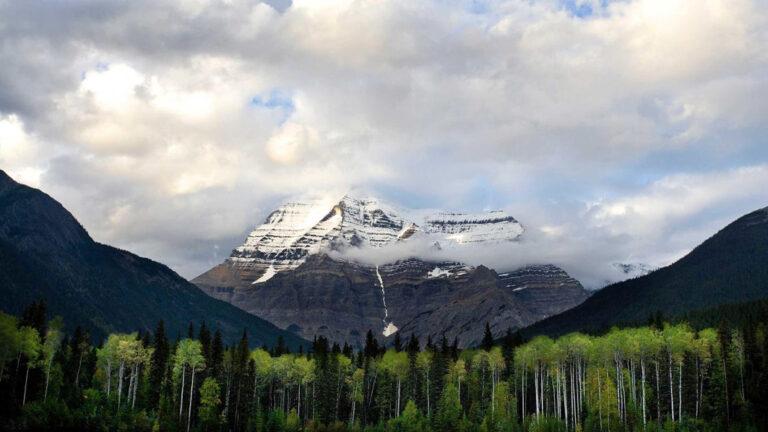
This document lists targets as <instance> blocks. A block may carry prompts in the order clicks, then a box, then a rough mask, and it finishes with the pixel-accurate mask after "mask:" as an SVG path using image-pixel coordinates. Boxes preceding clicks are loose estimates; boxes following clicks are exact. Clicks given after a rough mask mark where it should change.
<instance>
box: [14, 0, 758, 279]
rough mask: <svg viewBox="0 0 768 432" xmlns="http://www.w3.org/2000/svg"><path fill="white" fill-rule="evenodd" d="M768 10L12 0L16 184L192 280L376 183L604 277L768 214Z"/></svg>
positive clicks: (98, 235)
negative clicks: (303, 216)
mask: <svg viewBox="0 0 768 432" xmlns="http://www.w3.org/2000/svg"><path fill="white" fill-rule="evenodd" d="M767 12H768V3H766V2H765V1H762V0H728V1H725V0H722V1H720V0H688V1H682V0H630V1H616V2H612V1H607V0H594V1H593V0H587V1H584V2H579V1H578V0H576V1H573V0H567V1H563V0H545V1H536V0H524V1H510V2H495V1H460V0H456V1H451V0H441V1H430V0H386V1H375V0H361V1H346V0H341V1H325V0H296V1H294V2H293V3H292V4H291V2H290V1H272V2H269V3H260V2H256V1H244V0H229V1H227V0H210V1H208V0H187V1H174V2H171V1H163V0H132V1H105V0H68V1H53V0H51V1H12V0H10V1H9V0H0V168H2V169H4V170H6V171H7V172H8V173H9V174H10V175H11V176H13V177H14V178H16V179H17V180H18V181H21V182H24V183H27V184H29V185H32V186H35V187H39V188H41V189H43V190H44V191H46V192H47V193H49V194H51V195H52V196H53V197H54V198H56V199H57V200H59V201H60V202H62V203H63V204H64V205H65V206H66V207H67V208H68V209H69V210H70V211H72V213H74V215H75V216H76V217H77V218H78V219H79V220H80V221H81V222H82V223H83V225H84V226H85V227H86V228H87V229H88V231H89V232H90V234H91V235H92V236H93V237H94V238H95V239H96V240H98V241H100V242H104V243H108V244H112V245H115V246H118V247H121V248H124V249H128V250H131V251H133V252H136V253H138V254H141V255H145V256H149V257H151V258H153V259H156V260H159V261H161V262H163V263H165V264H168V265H169V266H171V267H172V268H174V269H175V270H177V271H178V272H180V273H181V274H182V275H183V276H185V277H194V276H196V275H197V274H199V273H201V272H202V271H204V270H206V269H207V268H208V267H210V266H212V265H214V264H216V263H218V262H220V261H221V260H222V259H223V258H225V257H226V256H227V255H228V254H229V251H230V250H231V249H232V248H233V247H235V246H236V245H238V244H239V243H241V242H242V241H243V240H244V238H245V235H246V233H247V232H248V231H249V230H250V229H251V228H253V227H254V226H256V225H258V224H260V223H261V222H262V221H263V219H264V217H265V216H266V215H267V214H268V213H269V212H270V210H272V209H273V208H274V207H276V206H277V205H279V204H280V203H281V202H282V201H284V200H285V199H287V198H288V197H291V196H295V195H297V194H302V193H305V192H307V191H315V192H322V191H324V190H329V189H335V190H338V189H340V188H342V189H343V188H347V187H362V188H365V189H368V190H371V191H374V192H375V193H376V194H378V195H380V196H381V197H383V198H385V199H388V200H390V201H394V202H395V203H397V204H400V205H403V206H409V207H416V208H423V207H429V208H437V207H441V208H446V209H450V210H464V211H480V210H489V209H505V210H507V211H508V212H509V213H510V214H512V215H514V216H515V217H516V218H518V219H519V220H520V221H521V222H522V223H523V225H525V226H526V228H527V229H528V233H527V234H526V235H528V236H529V237H530V238H531V239H536V240H535V242H534V241H533V240H532V241H531V243H536V245H535V247H534V246H532V247H531V250H536V251H537V252H536V254H543V256H542V258H541V259H550V260H551V261H556V262H557V263H559V264H561V265H564V266H565V267H566V269H567V270H569V271H570V272H571V273H573V274H575V275H577V276H578V277H581V278H584V279H589V278H592V279H595V280H597V279H599V278H600V277H601V276H600V272H601V271H602V270H599V269H603V268H605V266H606V265H608V264H610V263H611V262H643V263H648V264H651V265H664V264H667V263H669V262H671V261H673V260H674V259H676V258H678V257H680V256H682V255H683V254H684V253H685V252H687V251H688V250H690V249H691V248H692V247H694V246H695V245H697V244H698V243H700V242H701V241H702V240H704V239H706V238H707V237H709V236H710V235H712V234H714V233H715V232H716V231H717V230H718V229H719V228H722V227H723V226H724V225H725V224H727V223H728V222H730V221H731V220H733V219H735V218H736V217H738V216H740V215H742V214H744V213H746V212H749V211H751V210H755V209H757V208H761V207H765V206H766V205H768V142H767V141H768V138H767V137H768V120H767V119H768V13H767ZM532 253H533V252H532ZM523 254H524V253H523ZM546 254H550V255H551V256H550V257H548V256H547V255H546ZM537 256H538V255H537Z"/></svg>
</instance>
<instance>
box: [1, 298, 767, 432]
mask: <svg viewBox="0 0 768 432" xmlns="http://www.w3.org/2000/svg"><path fill="white" fill-rule="evenodd" d="M38 307H39V306H36V308H38ZM32 309H35V308H32ZM767 319H768V317H755V319H752V320H748V321H745V322H744V323H743V324H742V325H741V326H733V325H732V324H731V323H729V322H728V321H727V320H721V321H719V325H718V326H717V328H705V329H700V330H699V331H694V330H693V329H692V327H691V326H689V325H688V324H687V323H677V324H675V325H670V324H667V323H661V324H659V323H655V324H654V325H653V326H650V327H639V328H624V329H618V328H613V329H610V330H609V331H607V332H605V333H604V334H603V335H602V336H588V335H584V334H579V333H572V334H568V335H564V336H561V337H559V338H557V339H551V338H549V337H546V336H539V337H536V338H534V339H532V340H531V341H530V342H528V343H522V340H520V339H519V336H518V337H514V336H513V335H512V334H511V333H510V334H509V335H508V336H509V337H507V338H505V339H506V342H505V343H503V344H502V346H501V347H496V346H492V347H489V349H488V350H485V349H466V350H461V351H459V350H455V352H454V348H453V347H452V346H450V345H448V343H447V341H444V342H442V343H440V344H439V345H438V346H435V345H434V344H433V343H431V341H428V343H427V344H425V349H424V350H423V351H419V348H418V347H419V344H418V341H416V340H415V338H411V339H410V340H409V341H408V343H407V346H406V349H405V350H403V351H400V352H398V351H397V350H395V349H391V350H383V349H381V347H380V346H377V345H375V344H374V343H373V342H371V344H370V345H371V346H369V347H368V349H364V350H362V351H360V352H359V353H354V352H352V350H351V349H350V348H349V347H345V348H342V347H340V346H338V345H334V346H330V345H329V344H328V341H327V340H325V339H324V338H318V339H317V340H316V342H315V344H314V346H313V349H312V350H311V352H309V353H307V354H304V353H299V354H290V353H287V352H286V351H287V350H286V349H285V347H283V348H280V347H275V348H273V349H256V350H250V348H249V346H248V337H247V334H243V335H242V337H241V339H240V341H239V343H237V344H231V345H229V346H228V348H226V349H225V348H224V344H223V341H222V340H221V337H220V333H218V332H214V336H213V337H210V334H211V329H208V328H207V327H205V326H202V327H201V328H200V330H199V331H196V329H194V328H193V329H192V331H190V332H189V333H190V334H192V335H193V336H195V335H198V339H192V338H186V339H181V340H177V341H176V342H175V343H174V344H170V342H169V341H168V340H167V336H166V335H164V329H163V326H162V325H161V324H159V325H158V327H157V330H156V331H155V334H154V337H153V338H149V337H147V335H143V336H141V335H139V334H136V333H133V334H111V335H109V337H108V338H107V339H106V340H105V341H104V342H103V343H101V344H100V346H99V347H98V348H96V347H94V346H92V345H91V344H90V341H89V339H90V337H89V336H88V335H87V332H85V331H83V330H82V329H77V328H76V330H75V332H74V334H73V335H72V336H71V337H70V336H68V335H65V334H64V333H63V331H62V322H61V321H60V320H58V319H55V320H52V321H51V322H47V323H44V324H43V325H41V324H40V322H39V319H37V318H36V314H35V313H32V312H30V313H29V314H28V316H27V317H26V319H24V320H17V319H15V318H14V317H12V316H9V315H5V314H2V313H0V356H2V357H0V360H2V362H1V363H0V398H4V399H2V401H3V402H4V403H3V404H0V414H2V415H0V429H1V430H11V431H13V430H29V429H46V428H48V429H50V428H51V427H53V426H56V427H59V428H64V429H69V430H117V431H123V430H125V431H128V430H139V431H142V430H156V431H187V430H189V431H192V430H196V431H219V430H244V431H326V432H327V431H358V430H360V431H362V430H368V431H382V432H383V431H388V432H401V431H402V432H405V431H409V432H410V431H414V432H427V431H435V432H436V431H456V432H459V431H461V432H518V431H545V432H546V431H564V432H565V431H567V432H570V431H577V432H580V431H600V432H613V431H643V432H649V431H662V430H674V431H681V432H682V431H719V430H732V431H742V430H743V431H752V430H754V431H757V430H766V427H765V426H766V412H767V411H768V410H765V409H763V408H762V407H765V406H766V401H768V394H767V392H766V388H768V367H767V366H768V325H767V323H766V322H765V321H766V320H767ZM22 322H26V323H28V324H30V325H22ZM41 330H42V331H44V332H45V333H44V336H43V337H41V336H40V331H41ZM216 335H219V336H218V337H217V336H216ZM217 339H218V340H219V342H216V341H217ZM217 345H220V348H216V346H217ZM158 351H162V352H160V353H158ZM25 394H26V397H25ZM153 395H154V396H153ZM403 405H404V406H403Z"/></svg>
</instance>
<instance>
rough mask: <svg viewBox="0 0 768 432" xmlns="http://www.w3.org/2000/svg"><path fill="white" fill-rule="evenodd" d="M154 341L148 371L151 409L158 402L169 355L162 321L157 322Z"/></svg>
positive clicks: (168, 345)
mask: <svg viewBox="0 0 768 432" xmlns="http://www.w3.org/2000/svg"><path fill="white" fill-rule="evenodd" d="M154 340H155V345H154V348H155V349H154V351H153V352H152V361H151V364H150V369H149V404H150V406H153V407H154V406H157V405H158V403H159V402H160V396H161V391H162V389H163V379H164V377H165V371H166V368H167V363H168V358H169V357H170V353H171V346H170V343H169V342H168V336H167V335H166V334H165V322H164V321H163V320H162V319H161V320H159V321H158V322H157V328H156V329H155V337H154Z"/></svg>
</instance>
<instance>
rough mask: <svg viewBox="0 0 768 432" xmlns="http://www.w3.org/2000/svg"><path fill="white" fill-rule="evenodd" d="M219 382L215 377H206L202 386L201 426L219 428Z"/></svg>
mask: <svg viewBox="0 0 768 432" xmlns="http://www.w3.org/2000/svg"><path fill="white" fill-rule="evenodd" d="M219 392H220V389H219V384H218V383H217V382H216V380H215V379H213V378H206V379H205V381H203V385H202V386H201V387H200V411H199V414H200V428H201V429H202V430H204V431H214V430H217V429H218V428H219V423H220V420H219V405H221V399H219Z"/></svg>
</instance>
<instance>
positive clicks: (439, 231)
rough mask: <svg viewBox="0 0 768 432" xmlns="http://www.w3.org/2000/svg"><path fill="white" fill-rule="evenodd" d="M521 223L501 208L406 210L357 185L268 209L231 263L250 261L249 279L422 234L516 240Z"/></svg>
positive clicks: (442, 239) (438, 238)
mask: <svg viewBox="0 0 768 432" xmlns="http://www.w3.org/2000/svg"><path fill="white" fill-rule="evenodd" d="M523 231H524V229H523V226H522V225H521V224H520V223H519V222H518V221H517V220H515V218H514V217H512V216H510V215H508V214H507V213H505V212H503V211H492V212H484V213H478V214H463V213H452V212H445V211H439V210H411V209H405V208H401V207H398V206H396V205H393V204H391V203H388V202H386V201H383V200H380V199H378V198H375V197H373V196H371V195H369V194H364V193H361V192H359V191H355V193H348V194H346V195H344V196H343V197H341V198H324V199H312V200H303V201H300V202H290V203H287V204H284V205H282V206H281V207H280V208H278V209H277V210H275V211H273V212H272V213H271V214H270V215H269V216H268V217H267V219H266V220H265V221H264V223H263V224H262V225H260V226H259V227H257V228H256V229H254V230H253V231H252V232H251V233H250V234H249V235H248V238H247V239H246V241H245V243H244V244H243V245H241V246H239V247H237V248H235V250H234V251H232V255H231V256H230V258H229V260H230V261H231V262H232V263H233V264H237V265H244V266H248V267H253V266H256V267H257V268H255V269H253V270H256V271H255V272H249V273H252V274H256V275H258V277H256V278H254V281H253V283H260V282H264V281H266V280H268V279H269V278H271V277H272V276H273V275H274V274H276V273H277V272H280V271H283V270H286V269H293V268H296V267H298V266H299V265H300V264H301V263H302V262H304V260H305V259H306V257H307V256H308V255H313V254H317V253H321V252H327V251H330V250H334V251H339V250H344V249H346V248H350V247H371V248H383V247H387V246H390V245H393V244H395V243H397V242H403V241H405V242H407V241H411V239H415V238H423V237H426V238H427V239H428V240H429V243H430V244H439V245H440V247H461V245H465V244H477V243H483V242H502V241H512V240H516V239H517V238H518V237H519V236H520V235H521V234H522V233H523Z"/></svg>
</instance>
